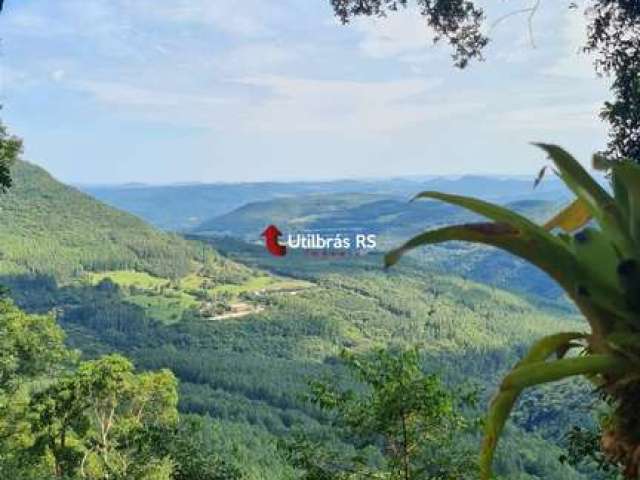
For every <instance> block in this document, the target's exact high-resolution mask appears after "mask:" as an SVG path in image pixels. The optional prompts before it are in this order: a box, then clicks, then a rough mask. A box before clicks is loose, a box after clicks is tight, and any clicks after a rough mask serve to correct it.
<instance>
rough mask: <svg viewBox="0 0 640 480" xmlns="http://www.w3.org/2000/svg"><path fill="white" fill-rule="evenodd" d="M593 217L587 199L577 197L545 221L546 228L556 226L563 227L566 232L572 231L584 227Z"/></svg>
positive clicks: (548, 229) (549, 228) (550, 228)
mask: <svg viewBox="0 0 640 480" xmlns="http://www.w3.org/2000/svg"><path fill="white" fill-rule="evenodd" d="M591 218H592V215H591V211H590V210H589V207H588V206H587V204H586V203H585V201H584V200H582V199H581V198H577V199H575V200H574V201H573V202H572V203H571V205H569V206H568V207H567V208H565V209H564V210H562V211H561V212H560V213H558V214H557V215H556V216H555V217H553V218H552V219H551V220H549V221H548V222H547V223H545V224H544V229H545V230H547V231H551V230H553V229H554V228H561V229H562V230H564V231H565V232H567V233H571V232H575V231H576V230H578V229H579V228H582V227H584V226H585V225H586V224H587V223H589V221H590V220H591Z"/></svg>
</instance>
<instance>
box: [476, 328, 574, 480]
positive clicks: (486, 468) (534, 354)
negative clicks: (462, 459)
mask: <svg viewBox="0 0 640 480" xmlns="http://www.w3.org/2000/svg"><path fill="white" fill-rule="evenodd" d="M584 337H585V334H584V333H580V332H568V333H558V334H555V335H550V336H548V337H544V338H542V339H540V340H538V341H537V342H536V343H535V344H534V345H533V346H532V347H531V349H530V350H529V352H528V353H527V355H526V356H525V357H524V358H523V359H522V360H521V361H520V362H519V363H518V364H517V365H516V367H515V368H514V369H513V370H512V372H516V371H517V369H518V368H521V367H522V366H525V365H530V364H538V363H540V362H542V361H544V360H546V359H547V358H549V357H550V356H551V355H552V354H553V353H554V352H556V351H558V350H559V349H561V348H563V347H565V346H567V345H568V344H571V342H572V341H573V340H578V339H582V338H584ZM521 392H522V388H513V387H512V388H504V382H503V384H502V385H501V387H500V390H499V391H498V393H497V394H496V396H495V397H494V398H493V400H492V401H491V406H490V407H489V413H488V415H487V422H486V424H485V431H484V438H483V441H482V451H481V453H480V475H481V479H482V480H488V479H490V478H491V466H492V464H493V456H494V453H495V450H496V446H497V444H498V440H499V439H500V435H501V434H502V431H503V429H504V425H505V423H506V421H507V418H509V414H510V413H511V410H512V409H513V406H514V405H515V402H516V400H517V399H518V397H519V395H520V393H521Z"/></svg>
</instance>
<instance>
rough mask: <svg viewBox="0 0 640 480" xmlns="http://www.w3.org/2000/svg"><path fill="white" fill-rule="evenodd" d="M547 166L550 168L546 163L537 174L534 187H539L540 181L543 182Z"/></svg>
mask: <svg viewBox="0 0 640 480" xmlns="http://www.w3.org/2000/svg"><path fill="white" fill-rule="evenodd" d="M547 168H549V166H548V165H545V166H544V167H542V168H541V169H540V171H539V172H538V175H537V176H536V179H535V180H534V181H533V188H534V189H535V188H537V187H538V185H540V183H541V182H542V179H543V178H544V176H545V174H546V173H547Z"/></svg>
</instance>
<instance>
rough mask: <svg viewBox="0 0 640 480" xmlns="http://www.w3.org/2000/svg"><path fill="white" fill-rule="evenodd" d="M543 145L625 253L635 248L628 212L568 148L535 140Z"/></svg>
mask: <svg viewBox="0 0 640 480" xmlns="http://www.w3.org/2000/svg"><path fill="white" fill-rule="evenodd" d="M534 145H536V146H538V147H540V148H542V149H543V150H544V151H545V152H547V154H548V155H549V157H550V158H551V160H553V163H554V164H555V165H556V167H557V168H558V170H559V172H560V177H561V178H562V180H563V181H564V182H565V183H566V184H567V186H568V187H569V188H570V189H571V190H572V191H573V193H575V194H576V196H577V197H578V198H581V199H582V200H584V201H585V203H586V205H587V206H588V207H589V209H590V210H591V213H592V214H593V216H594V218H595V219H596V220H597V221H598V223H599V224H600V226H601V228H602V229H603V230H604V231H605V232H606V233H607V235H609V236H610V237H611V239H612V241H613V242H614V243H615V244H616V246H617V247H618V249H619V250H620V251H621V252H622V253H623V255H624V256H627V257H628V256H631V254H632V253H633V251H634V248H633V244H632V242H631V238H630V235H629V230H628V228H627V225H626V222H625V221H624V216H623V214H622V212H621V211H620V209H619V208H618V206H617V204H616V202H615V200H614V199H613V197H612V196H611V195H609V194H608V193H607V191H606V190H605V189H604V188H602V186H601V185H600V184H599V183H598V182H596V181H595V179H594V178H593V177H592V176H591V175H589V173H588V172H587V171H586V170H585V169H584V168H583V167H582V165H580V163H579V162H578V161H577V160H576V159H575V158H573V157H572V156H571V155H570V154H569V153H568V152H567V151H566V150H564V149H562V148H560V147H558V146H557V145H549V144H544V143H535V144H534Z"/></svg>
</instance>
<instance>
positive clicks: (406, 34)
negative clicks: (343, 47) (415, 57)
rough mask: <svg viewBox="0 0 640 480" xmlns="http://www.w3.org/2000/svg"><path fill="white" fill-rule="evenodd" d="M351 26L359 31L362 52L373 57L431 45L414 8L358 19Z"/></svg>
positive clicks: (395, 54) (419, 16) (408, 52)
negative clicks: (384, 15)
mask: <svg viewBox="0 0 640 480" xmlns="http://www.w3.org/2000/svg"><path fill="white" fill-rule="evenodd" d="M353 27H354V28H355V29H356V30H357V31H358V32H360V33H361V34H362V40H361V41H360V49H361V51H362V52H363V53H364V54H365V55H367V56H369V57H373V58H386V57H395V56H398V55H402V54H410V53H411V54H419V53H424V52H425V51H427V50H428V49H429V48H431V46H432V45H431V44H432V37H431V34H430V32H429V30H428V29H427V25H426V23H425V20H424V18H423V17H422V16H421V15H420V14H419V12H418V11H417V10H416V9H414V8H407V9H401V10H399V11H398V12H396V13H394V14H391V15H388V16H386V17H381V18H377V17H372V18H360V19H358V20H356V21H355V22H354V23H353Z"/></svg>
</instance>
